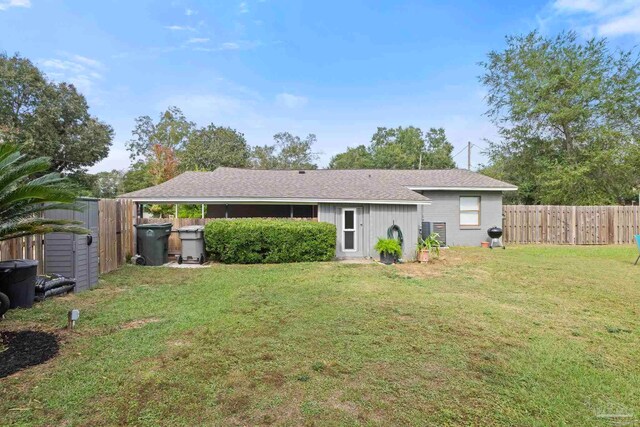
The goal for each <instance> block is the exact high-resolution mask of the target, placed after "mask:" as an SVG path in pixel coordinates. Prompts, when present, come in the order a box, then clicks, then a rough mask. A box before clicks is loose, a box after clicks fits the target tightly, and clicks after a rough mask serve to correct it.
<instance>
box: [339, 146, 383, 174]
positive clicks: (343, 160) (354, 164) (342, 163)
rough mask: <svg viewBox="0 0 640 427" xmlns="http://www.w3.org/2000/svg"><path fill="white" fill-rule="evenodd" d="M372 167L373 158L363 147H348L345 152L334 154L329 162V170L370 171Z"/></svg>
mask: <svg viewBox="0 0 640 427" xmlns="http://www.w3.org/2000/svg"><path fill="white" fill-rule="evenodd" d="M373 167H374V163H373V156H372V155H371V153H370V152H369V149H368V148H367V147H366V146H365V145H358V146H357V147H353V148H352V147H348V148H347V151H345V152H344V153H340V154H336V155H335V156H333V157H332V158H331V161H330V162H329V169H370V168H373Z"/></svg>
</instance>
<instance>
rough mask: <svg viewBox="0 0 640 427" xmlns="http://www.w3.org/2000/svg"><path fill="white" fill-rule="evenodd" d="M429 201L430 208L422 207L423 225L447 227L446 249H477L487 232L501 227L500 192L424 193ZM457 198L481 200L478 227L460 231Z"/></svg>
mask: <svg viewBox="0 0 640 427" xmlns="http://www.w3.org/2000/svg"><path fill="white" fill-rule="evenodd" d="M422 194H424V195H425V196H427V197H428V198H429V199H431V205H423V206H422V207H421V210H422V221H444V222H446V223H447V244H448V245H449V246H479V245H480V242H483V241H486V240H488V237H487V229H489V228H491V227H493V226H494V225H497V226H498V227H502V193H500V192H495V191H493V192H489V191H481V192H451V191H423V192H422ZM460 196H480V227H476V228H460Z"/></svg>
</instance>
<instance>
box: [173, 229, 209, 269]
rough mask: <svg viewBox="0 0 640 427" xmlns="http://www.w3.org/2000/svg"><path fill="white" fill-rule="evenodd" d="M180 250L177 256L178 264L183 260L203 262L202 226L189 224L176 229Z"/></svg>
mask: <svg viewBox="0 0 640 427" xmlns="http://www.w3.org/2000/svg"><path fill="white" fill-rule="evenodd" d="M178 234H179V235H180V242H181V243H182V251H181V253H180V255H179V256H178V264H182V263H183V262H184V261H197V262H199V263H200V264H204V226H202V225H189V226H186V227H181V228H179V229H178Z"/></svg>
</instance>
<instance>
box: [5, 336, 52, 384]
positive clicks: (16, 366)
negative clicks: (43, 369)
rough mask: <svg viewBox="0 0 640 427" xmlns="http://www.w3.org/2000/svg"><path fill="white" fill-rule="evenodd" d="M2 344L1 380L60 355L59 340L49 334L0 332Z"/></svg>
mask: <svg viewBox="0 0 640 427" xmlns="http://www.w3.org/2000/svg"><path fill="white" fill-rule="evenodd" d="M0 343H1V344H0V378H4V377H7V376H9V375H11V374H13V373H15V372H18V371H20V370H22V369H25V368H28V367H30V366H35V365H39V364H41V363H44V362H46V361H47V360H49V359H51V358H52V357H54V356H55V355H56V354H58V339H57V338H56V336H55V335H53V334H50V333H47V332H40V331H18V332H0Z"/></svg>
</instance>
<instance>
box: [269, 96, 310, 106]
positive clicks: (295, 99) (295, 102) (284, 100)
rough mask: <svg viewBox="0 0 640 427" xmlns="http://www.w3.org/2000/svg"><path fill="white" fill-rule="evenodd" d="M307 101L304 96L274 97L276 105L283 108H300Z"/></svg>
mask: <svg viewBox="0 0 640 427" xmlns="http://www.w3.org/2000/svg"><path fill="white" fill-rule="evenodd" d="M307 102H309V100H308V99H307V98H305V97H304V96H297V95H292V94H290V93H279V94H278V95H276V105H278V106H280V107H285V108H302V107H304V106H305V105H307Z"/></svg>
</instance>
